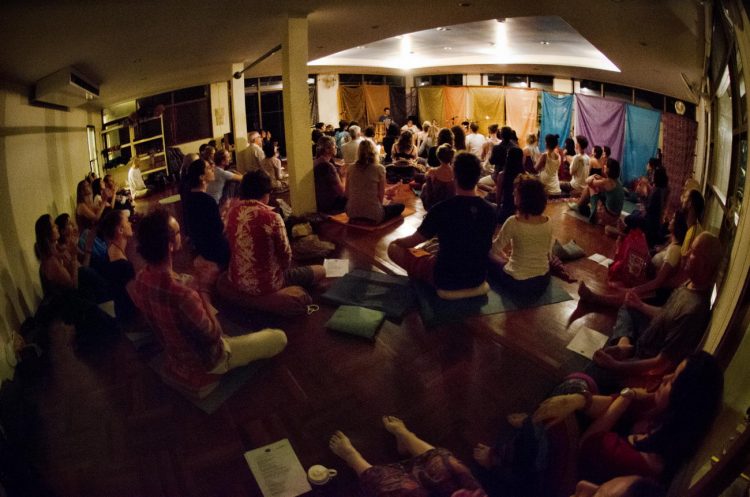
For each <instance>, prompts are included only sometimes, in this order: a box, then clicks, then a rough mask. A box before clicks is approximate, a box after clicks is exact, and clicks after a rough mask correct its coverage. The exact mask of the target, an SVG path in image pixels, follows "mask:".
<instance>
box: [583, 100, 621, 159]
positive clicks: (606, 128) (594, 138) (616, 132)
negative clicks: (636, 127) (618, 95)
mask: <svg viewBox="0 0 750 497" xmlns="http://www.w3.org/2000/svg"><path fill="white" fill-rule="evenodd" d="M576 134H577V135H583V136H585V137H586V138H588V140H589V143H590V144H591V145H592V146H594V145H600V146H604V145H606V146H608V147H609V148H610V149H612V155H611V157H612V158H613V159H617V161H618V162H620V163H622V148H623V142H624V141H625V102H618V101H617V100H605V99H603V98H599V97H590V96H587V95H581V94H578V95H576Z"/></svg>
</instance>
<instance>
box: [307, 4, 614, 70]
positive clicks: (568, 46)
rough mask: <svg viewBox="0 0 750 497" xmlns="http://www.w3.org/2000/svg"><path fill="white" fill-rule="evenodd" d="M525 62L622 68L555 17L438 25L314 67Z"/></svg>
mask: <svg viewBox="0 0 750 497" xmlns="http://www.w3.org/2000/svg"><path fill="white" fill-rule="evenodd" d="M467 64H497V65H507V64H527V65H561V66H573V67H586V68H590V69H601V70H605V71H616V72H620V70H619V69H618V68H617V66H615V65H614V64H613V63H612V62H611V61H610V60H609V59H607V57H605V56H604V54H603V53H601V52H600V51H599V50H597V49H596V47H595V46H594V45H592V44H591V43H589V42H588V41H587V40H586V39H585V38H584V37H583V36H581V35H580V34H579V33H578V32H577V31H576V30H575V29H573V28H572V27H570V25H569V24H568V23H566V22H565V21H564V20H563V19H562V18H560V17H557V16H536V17H515V18H501V19H489V20H486V21H478V22H467V23H464V24H457V25H453V26H440V27H437V28H431V29H425V30H422V31H417V32H415V33H408V34H406V33H405V34H403V35H398V36H395V37H391V38H387V39H385V40H380V41H376V42H373V43H368V44H367V45H359V46H357V47H354V48H350V49H348V50H344V51H342V52H338V53H335V54H333V55H329V56H327V57H322V58H320V59H316V60H313V61H310V65H312V66H326V65H327V66H363V67H383V68H392V69H402V70H410V69H423V68H426V67H442V66H457V65H467Z"/></svg>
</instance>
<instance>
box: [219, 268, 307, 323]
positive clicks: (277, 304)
mask: <svg viewBox="0 0 750 497" xmlns="http://www.w3.org/2000/svg"><path fill="white" fill-rule="evenodd" d="M217 291H218V293H219V296H220V297H221V298H223V299H226V300H227V301H229V302H231V303H232V304H235V305H237V306H240V307H244V308H247V309H252V310H256V311H263V312H270V313H272V314H278V315H281V316H296V315H299V314H304V313H305V312H307V306H308V305H310V304H312V298H311V297H310V295H309V294H308V293H307V292H306V291H305V289H304V288H302V287H300V286H288V287H286V288H282V289H281V290H279V291H278V292H276V293H271V294H268V295H250V294H248V293H246V292H244V291H242V290H240V289H239V288H237V287H236V286H235V285H234V283H232V282H231V281H229V277H228V276H227V273H222V274H221V276H219V281H218V283H217Z"/></svg>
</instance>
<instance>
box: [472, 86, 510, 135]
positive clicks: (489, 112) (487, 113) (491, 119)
mask: <svg viewBox="0 0 750 497" xmlns="http://www.w3.org/2000/svg"><path fill="white" fill-rule="evenodd" d="M469 116H471V119H470V120H471V121H474V122H476V123H477V124H478V125H479V132H480V133H482V134H483V135H486V134H487V127H488V126H489V125H490V124H497V125H498V126H502V125H503V124H504V123H505V94H504V93H503V89H502V88H496V87H495V88H469Z"/></svg>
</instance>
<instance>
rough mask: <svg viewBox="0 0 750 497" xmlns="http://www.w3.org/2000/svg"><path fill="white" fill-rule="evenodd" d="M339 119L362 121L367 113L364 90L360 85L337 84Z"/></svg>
mask: <svg viewBox="0 0 750 497" xmlns="http://www.w3.org/2000/svg"><path fill="white" fill-rule="evenodd" d="M339 110H340V111H341V119H344V120H346V121H357V122H358V123H364V122H365V118H366V115H367V110H366V107H365V99H364V90H363V88H362V87H361V86H339Z"/></svg>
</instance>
